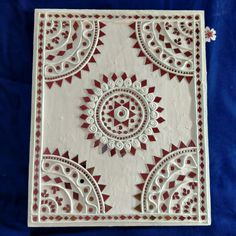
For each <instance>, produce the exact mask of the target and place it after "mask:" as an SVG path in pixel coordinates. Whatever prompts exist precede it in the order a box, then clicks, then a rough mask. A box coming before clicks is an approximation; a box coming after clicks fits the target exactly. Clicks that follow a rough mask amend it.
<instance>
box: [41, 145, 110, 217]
mask: <svg viewBox="0 0 236 236" xmlns="http://www.w3.org/2000/svg"><path fill="white" fill-rule="evenodd" d="M41 169H42V175H41V195H40V196H41V201H40V212H41V220H43V221H45V220H47V219H48V218H49V217H50V215H51V214H58V213H59V214H62V213H63V214H68V215H71V214H76V215H78V214H79V215H80V214H81V215H85V214H99V213H106V212H108V211H109V210H110V209H111V206H109V205H107V204H105V202H106V200H107V199H108V198H109V195H107V194H103V190H104V189H105V187H106V185H104V184H100V183H99V179H100V177H101V176H100V175H94V167H90V168H88V167H87V163H86V161H83V162H80V161H79V157H78V155H76V156H75V157H72V158H71V157H70V156H69V153H68V151H67V152H65V153H64V154H62V155H61V154H60V153H59V151H58V149H56V150H55V151H53V152H50V151H49V149H48V148H46V149H45V151H44V154H43V159H42V163H41Z"/></svg>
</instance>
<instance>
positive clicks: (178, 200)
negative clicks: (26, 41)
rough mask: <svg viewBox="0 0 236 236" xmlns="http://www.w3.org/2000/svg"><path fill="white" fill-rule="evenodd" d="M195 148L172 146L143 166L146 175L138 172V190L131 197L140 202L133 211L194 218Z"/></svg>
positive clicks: (191, 146)
mask: <svg viewBox="0 0 236 236" xmlns="http://www.w3.org/2000/svg"><path fill="white" fill-rule="evenodd" d="M196 152H197V148H196V146H195V144H194V142H193V141H190V143H189V144H188V145H185V144H184V143H183V142H180V144H179V146H178V147H177V146H175V145H173V144H172V146H171V149H170V151H167V150H164V149H163V150H162V156H161V157H156V156H155V157H154V163H152V164H147V169H148V172H147V173H141V174H140V176H141V178H142V180H143V182H142V183H140V184H138V185H137V188H138V189H139V190H140V191H141V192H140V193H138V194H137V195H135V198H136V199H137V200H138V201H139V202H140V203H139V204H138V205H137V206H136V207H135V209H136V210H137V211H139V212H142V213H152V214H154V213H156V214H162V213H163V214H175V215H180V216H181V217H184V218H185V217H188V216H190V217H191V216H192V217H194V218H195V217H196V216H197V201H198V199H197V194H198V193H197V191H198V177H197V176H198V173H197V161H196V155H197V154H196Z"/></svg>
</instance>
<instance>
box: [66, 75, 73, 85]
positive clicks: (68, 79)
mask: <svg viewBox="0 0 236 236" xmlns="http://www.w3.org/2000/svg"><path fill="white" fill-rule="evenodd" d="M65 80H66V81H67V82H68V83H69V84H70V83H71V81H72V76H69V77H66V78H65Z"/></svg>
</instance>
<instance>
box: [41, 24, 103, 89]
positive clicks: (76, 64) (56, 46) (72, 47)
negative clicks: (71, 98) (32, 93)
mask: <svg viewBox="0 0 236 236" xmlns="http://www.w3.org/2000/svg"><path fill="white" fill-rule="evenodd" d="M103 27H105V24H104V23H102V22H99V21H92V20H91V21H89V20H83V21H76V20H50V21H49V20H48V21H47V23H46V45H45V67H44V76H45V81H46V84H47V86H48V87H49V88H51V87H52V85H53V83H54V82H55V83H56V84H57V85H58V86H61V85H62V83H63V81H64V80H66V81H67V82H69V83H71V81H72V78H73V76H75V77H77V78H81V71H89V63H95V62H96V60H95V57H94V55H96V54H100V51H99V50H98V46H100V45H102V44H103V42H102V41H101V37H103V36H104V35H105V33H104V32H103V31H102V30H101V29H102V28H103Z"/></svg>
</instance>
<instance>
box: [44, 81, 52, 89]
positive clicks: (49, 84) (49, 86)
mask: <svg viewBox="0 0 236 236" xmlns="http://www.w3.org/2000/svg"><path fill="white" fill-rule="evenodd" d="M52 84H53V82H51V81H50V82H46V85H47V86H48V88H49V89H50V88H51V87H52Z"/></svg>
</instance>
